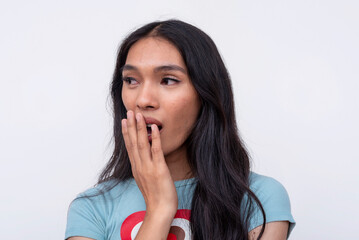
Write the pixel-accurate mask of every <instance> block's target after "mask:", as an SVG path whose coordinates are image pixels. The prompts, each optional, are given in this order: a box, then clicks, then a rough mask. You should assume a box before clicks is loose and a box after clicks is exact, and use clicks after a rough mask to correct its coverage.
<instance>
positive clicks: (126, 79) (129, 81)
mask: <svg viewBox="0 0 359 240" xmlns="http://www.w3.org/2000/svg"><path fill="white" fill-rule="evenodd" d="M122 80H123V81H124V82H125V83H127V84H128V85H135V84H137V83H138V82H137V81H136V79H134V78H132V77H123V78H122Z"/></svg>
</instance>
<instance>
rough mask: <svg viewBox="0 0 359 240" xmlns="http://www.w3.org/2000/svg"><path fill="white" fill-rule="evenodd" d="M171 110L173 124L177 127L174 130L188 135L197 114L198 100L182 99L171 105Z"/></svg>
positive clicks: (191, 98)
mask: <svg viewBox="0 0 359 240" xmlns="http://www.w3.org/2000/svg"><path fill="white" fill-rule="evenodd" d="M171 109H172V113H173V116H176V117H175V118H174V119H173V120H174V124H176V125H177V126H178V127H177V128H176V129H177V130H179V131H183V132H184V133H186V135H188V131H190V130H191V129H192V127H193V125H194V123H195V122H196V120H197V116H198V112H199V104H198V100H197V99H194V98H193V97H182V98H179V99H177V101H175V102H173V103H172V104H171Z"/></svg>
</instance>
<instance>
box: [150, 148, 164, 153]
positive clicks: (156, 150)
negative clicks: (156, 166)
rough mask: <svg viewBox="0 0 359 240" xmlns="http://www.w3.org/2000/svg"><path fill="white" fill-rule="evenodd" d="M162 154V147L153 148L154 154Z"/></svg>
mask: <svg viewBox="0 0 359 240" xmlns="http://www.w3.org/2000/svg"><path fill="white" fill-rule="evenodd" d="M161 152H162V149H161V147H159V146H152V153H154V154H159V153H161Z"/></svg>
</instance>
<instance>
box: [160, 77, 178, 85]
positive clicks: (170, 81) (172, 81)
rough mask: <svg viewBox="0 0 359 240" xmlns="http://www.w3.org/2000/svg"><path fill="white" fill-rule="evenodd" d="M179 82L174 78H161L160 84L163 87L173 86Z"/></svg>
mask: <svg viewBox="0 0 359 240" xmlns="http://www.w3.org/2000/svg"><path fill="white" fill-rule="evenodd" d="M179 82H180V81H179V80H177V79H174V78H163V79H162V83H163V84H165V85H174V84H176V83H179Z"/></svg>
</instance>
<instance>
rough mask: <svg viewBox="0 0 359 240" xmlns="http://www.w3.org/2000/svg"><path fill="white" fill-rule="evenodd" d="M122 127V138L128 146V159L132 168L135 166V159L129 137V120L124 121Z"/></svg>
mask: <svg viewBox="0 0 359 240" xmlns="http://www.w3.org/2000/svg"><path fill="white" fill-rule="evenodd" d="M121 125H122V136H123V139H124V141H125V146H126V149H127V153H128V157H129V159H130V162H131V166H134V162H133V157H132V150H131V148H130V138H129V136H128V129H127V119H122V121H121Z"/></svg>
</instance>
